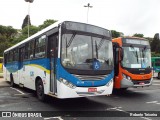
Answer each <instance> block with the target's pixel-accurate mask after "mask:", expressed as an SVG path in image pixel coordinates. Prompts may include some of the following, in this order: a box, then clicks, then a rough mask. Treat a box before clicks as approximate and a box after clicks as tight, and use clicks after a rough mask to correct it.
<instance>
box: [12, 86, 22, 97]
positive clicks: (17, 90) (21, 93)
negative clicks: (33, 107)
mask: <svg viewBox="0 0 160 120" xmlns="http://www.w3.org/2000/svg"><path fill="white" fill-rule="evenodd" d="M10 88H11V89H13V90H16V91H17V92H19V93H21V94H23V95H24V94H25V93H24V92H22V91H20V90H18V89H16V88H13V87H10Z"/></svg>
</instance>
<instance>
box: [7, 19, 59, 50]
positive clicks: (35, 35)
mask: <svg viewBox="0 0 160 120" xmlns="http://www.w3.org/2000/svg"><path fill="white" fill-rule="evenodd" d="M60 23H62V22H56V23H54V24H52V25H50V26H48V27H46V28H44V29H43V30H41V31H39V32H37V33H35V34H34V35H32V36H30V37H28V38H26V39H24V40H23V41H21V42H19V43H17V44H16V45H14V46H12V47H10V48H8V49H6V50H5V51H4V52H7V51H9V50H11V49H13V48H15V47H17V46H19V45H21V44H23V43H25V42H27V41H29V40H31V39H33V38H35V37H37V36H39V35H41V34H43V33H44V32H47V31H49V30H51V29H53V28H55V27H58V25H59V24H60Z"/></svg>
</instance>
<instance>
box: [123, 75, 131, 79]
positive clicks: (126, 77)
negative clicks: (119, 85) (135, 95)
mask: <svg viewBox="0 0 160 120" xmlns="http://www.w3.org/2000/svg"><path fill="white" fill-rule="evenodd" d="M122 76H123V78H125V79H128V80H131V77H129V76H128V75H125V74H122Z"/></svg>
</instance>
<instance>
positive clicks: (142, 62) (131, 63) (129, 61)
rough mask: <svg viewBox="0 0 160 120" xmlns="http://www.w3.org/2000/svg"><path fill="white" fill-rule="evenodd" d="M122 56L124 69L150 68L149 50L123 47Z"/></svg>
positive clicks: (144, 47) (143, 47)
mask: <svg viewBox="0 0 160 120" xmlns="http://www.w3.org/2000/svg"><path fill="white" fill-rule="evenodd" d="M123 50H124V56H123V60H122V66H123V67H126V68H151V54H150V49H149V48H147V47H146V46H142V47H133V46H132V45H130V46H129V47H123Z"/></svg>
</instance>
